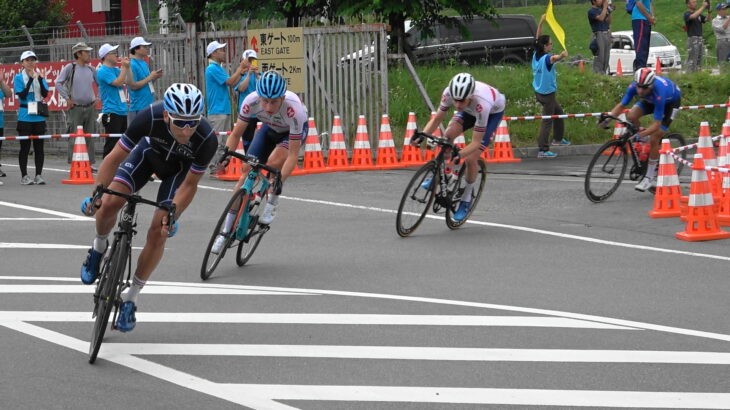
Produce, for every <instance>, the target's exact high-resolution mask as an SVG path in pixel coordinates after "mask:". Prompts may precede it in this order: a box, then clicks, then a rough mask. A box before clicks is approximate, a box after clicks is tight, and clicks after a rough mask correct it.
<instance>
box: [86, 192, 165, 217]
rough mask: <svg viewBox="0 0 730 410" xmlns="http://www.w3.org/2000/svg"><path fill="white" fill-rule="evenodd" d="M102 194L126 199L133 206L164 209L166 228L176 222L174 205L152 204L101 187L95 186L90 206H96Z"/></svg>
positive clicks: (135, 195)
mask: <svg viewBox="0 0 730 410" xmlns="http://www.w3.org/2000/svg"><path fill="white" fill-rule="evenodd" d="M102 194H109V195H116V196H118V197H122V198H124V199H126V200H127V201H128V202H132V203H135V204H147V205H152V206H154V207H157V208H160V209H164V210H165V211H167V226H172V225H173V224H174V223H175V221H176V220H177V218H176V216H177V215H176V211H177V206H176V205H175V204H174V203H173V204H169V205H168V204H165V203H162V202H154V201H150V200H148V199H144V198H142V197H141V196H139V195H137V194H125V193H122V192H117V191H114V190H111V189H109V188H104V187H103V186H102V185H97V186H96V189H95V190H94V195H93V198H94V199H93V200H92V202H91V203H92V204H94V205H93V206H96V205H95V204H96V203H97V202H98V201H99V199H101V196H102Z"/></svg>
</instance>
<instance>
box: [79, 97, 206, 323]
mask: <svg viewBox="0 0 730 410" xmlns="http://www.w3.org/2000/svg"><path fill="white" fill-rule="evenodd" d="M204 105H205V104H204V101H203V95H202V94H201V92H200V90H198V89H197V88H196V87H195V86H193V85H190V84H180V83H176V84H173V85H171V86H170V87H169V88H168V89H167V91H165V95H164V99H163V101H160V102H157V103H153V104H152V105H150V106H149V107H148V108H146V109H144V110H142V111H140V112H139V113H138V114H137V116H135V117H134V119H133V120H132V123H131V124H130V125H129V127H128V128H127V131H126V132H125V133H124V135H123V136H122V138H121V139H120V140H119V142H118V143H117V145H116V146H115V147H114V149H113V150H112V152H111V153H109V155H107V156H106V158H104V162H103V163H102V165H101V167H100V168H99V173H98V175H97V178H96V185H103V186H105V187H108V188H109V189H111V190H113V191H118V192H122V193H125V194H131V193H133V192H137V191H139V190H140V189H142V187H143V186H144V185H145V184H146V183H147V182H148V180H149V177H150V176H151V175H152V174H153V173H154V174H156V175H157V177H158V178H159V179H160V180H162V183H161V184H160V188H159V190H158V191H157V201H158V202H163V203H174V204H175V206H176V214H177V215H178V216H179V215H180V214H181V213H182V212H183V211H185V208H187V207H188V205H190V202H192V200H193V197H194V196H195V192H196V191H197V188H198V183H199V182H200V179H201V177H202V176H203V174H204V173H205V169H206V167H207V166H208V163H209V162H210V161H211V159H212V158H213V155H214V154H215V151H216V149H217V147H218V140H217V139H216V135H215V133H214V132H213V130H212V128H211V126H210V124H209V123H208V121H207V120H206V119H205V118H203V117H202V114H203V107H204ZM92 200H93V199H92V198H86V199H84V201H83V202H82V204H81V211H82V212H83V213H85V214H86V215H89V216H91V215H94V214H96V238H95V239H94V243H93V246H92V248H91V249H89V255H88V256H87V258H86V261H85V262H84V264H83V266H81V281H82V282H83V283H85V284H92V283H94V281H96V278H97V277H98V275H99V265H100V263H101V260H102V258H103V255H104V252H105V251H106V248H107V246H108V240H107V238H108V236H109V232H111V230H112V229H113V228H114V223H115V220H116V218H117V214H118V213H119V211H120V210H121V209H122V207H123V206H124V204H125V200H124V199H123V198H121V197H118V196H114V195H108V194H105V195H104V196H103V197H102V198H101V201H100V203H95V204H92ZM97 209H98V211H97ZM176 231H177V223H175V224H174V225H173V226H168V221H167V211H165V210H162V209H157V210H156V211H155V214H154V216H153V217H152V222H151V224H150V228H149V230H148V232H147V241H146V243H145V246H144V249H143V250H142V252H141V253H140V255H139V259H138V260H137V269H136V271H135V274H134V280H133V282H132V286H131V287H130V288H129V289H128V290H127V291H126V292H125V293H124V294H123V295H122V299H123V303H122V306H121V308H120V313H119V316H118V319H117V323H116V325H117V328H118V329H119V330H121V331H123V332H128V331H130V330H132V329H134V326H135V323H136V320H135V311H136V310H137V307H136V303H137V296H138V295H139V292H140V290H141V289H142V288H143V287H144V285H145V283H146V282H147V280H148V279H149V277H150V276H151V275H152V271H153V270H154V269H155V267H156V266H157V264H158V263H159V262H160V259H162V253H163V250H164V248H165V242H166V240H167V238H168V237H171V236H172V235H174V234H175V232H176Z"/></svg>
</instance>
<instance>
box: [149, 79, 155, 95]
mask: <svg viewBox="0 0 730 410" xmlns="http://www.w3.org/2000/svg"><path fill="white" fill-rule="evenodd" d="M147 84H148V85H149V86H150V92H151V93H152V94H154V93H155V86H154V85H152V81H150V82H149V83H147Z"/></svg>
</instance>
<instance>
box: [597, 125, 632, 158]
mask: <svg viewBox="0 0 730 410" xmlns="http://www.w3.org/2000/svg"><path fill="white" fill-rule="evenodd" d="M624 130H626V127H625V126H624V125H623V124H622V123H620V122H618V121H616V126H615V127H613V137H612V139H615V140H617V139H619V138H621V136H622V135H624ZM627 148H628V147H627ZM615 151H616V150H614V149H607V150H605V151H603V155H612V154H613V155H618V154H620V152H615Z"/></svg>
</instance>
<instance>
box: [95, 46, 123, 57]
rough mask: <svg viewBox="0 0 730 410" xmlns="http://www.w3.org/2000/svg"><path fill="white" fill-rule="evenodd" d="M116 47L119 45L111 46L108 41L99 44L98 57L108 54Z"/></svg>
mask: <svg viewBox="0 0 730 410" xmlns="http://www.w3.org/2000/svg"><path fill="white" fill-rule="evenodd" d="M118 48H119V46H113V45H111V44H109V43H105V44H104V45H103V46H101V47H100V48H99V58H104V57H106V55H107V54H109V53H110V52H112V51H114V50H116V49H118Z"/></svg>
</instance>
